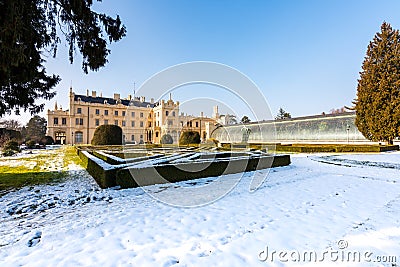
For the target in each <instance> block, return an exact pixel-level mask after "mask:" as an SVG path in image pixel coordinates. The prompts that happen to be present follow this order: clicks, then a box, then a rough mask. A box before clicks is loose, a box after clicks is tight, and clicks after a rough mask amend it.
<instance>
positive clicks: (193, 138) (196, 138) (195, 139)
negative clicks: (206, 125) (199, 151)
mask: <svg viewBox="0 0 400 267" xmlns="http://www.w3.org/2000/svg"><path fill="white" fill-rule="evenodd" d="M179 144H180V145H190V144H200V134H199V133H198V132H195V131H187V132H183V133H182V134H181V137H180V138H179Z"/></svg>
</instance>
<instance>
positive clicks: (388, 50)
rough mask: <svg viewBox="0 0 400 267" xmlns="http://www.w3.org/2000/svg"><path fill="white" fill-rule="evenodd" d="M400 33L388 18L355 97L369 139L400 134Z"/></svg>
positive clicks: (371, 45) (372, 45) (390, 138)
mask: <svg viewBox="0 0 400 267" xmlns="http://www.w3.org/2000/svg"><path fill="white" fill-rule="evenodd" d="M399 88H400V34H399V31H398V30H393V29H392V27H391V26H390V24H389V23H386V22H384V23H383V24H382V26H381V32H379V33H377V34H376V35H375V36H374V39H373V40H372V41H371V42H370V43H369V45H368V49H367V54H366V56H365V59H364V62H363V64H362V71H361V72H360V79H359V80H358V86H357V98H356V99H355V101H354V104H355V107H354V109H355V110H356V125H357V128H358V129H359V131H360V132H361V133H362V134H363V135H364V136H365V137H366V138H367V139H369V140H372V141H386V142H388V143H389V144H392V143H393V139H394V138H395V137H397V136H399V134H400V90H399Z"/></svg>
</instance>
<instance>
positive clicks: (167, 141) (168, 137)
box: [160, 134, 174, 144]
mask: <svg viewBox="0 0 400 267" xmlns="http://www.w3.org/2000/svg"><path fill="white" fill-rule="evenodd" d="M173 142H174V139H172V136H171V135H169V134H164V135H163V136H162V137H161V140H160V143H161V144H172V143H173Z"/></svg>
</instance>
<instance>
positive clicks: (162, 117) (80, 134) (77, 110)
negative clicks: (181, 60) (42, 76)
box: [47, 87, 219, 144]
mask: <svg viewBox="0 0 400 267" xmlns="http://www.w3.org/2000/svg"><path fill="white" fill-rule="evenodd" d="M218 118H219V114H218V107H214V115H213V118H209V117H205V116H203V112H202V113H201V115H200V116H198V117H197V116H192V115H185V114H183V113H180V110H179V101H173V100H172V97H171V94H170V97H169V100H167V101H165V100H160V101H157V102H154V99H151V100H150V102H147V101H146V99H145V97H143V96H142V97H132V96H130V95H129V96H128V97H127V98H124V99H122V98H121V97H120V94H114V97H113V98H109V97H103V96H102V95H100V96H97V93H96V91H92V92H91V95H89V90H87V92H86V95H78V94H75V93H74V92H73V90H72V87H71V88H70V92H69V109H68V110H63V109H62V108H58V106H57V103H56V104H55V107H54V110H48V111H47V121H48V123H47V135H49V136H51V137H53V139H54V140H55V142H56V143H57V144H90V143H91V140H92V138H93V135H94V132H95V130H96V128H97V127H98V126H100V125H104V124H115V125H118V126H120V127H121V128H122V132H123V136H122V138H123V139H122V140H123V143H124V144H140V143H155V144H157V143H160V140H161V137H162V136H163V135H164V134H169V135H171V136H172V139H173V141H174V143H177V142H178V140H179V136H180V134H181V132H183V131H189V130H190V131H197V132H198V133H199V134H200V137H201V140H202V141H205V140H206V139H208V138H209V137H210V134H211V132H212V131H213V130H214V129H215V124H216V122H217V121H218Z"/></svg>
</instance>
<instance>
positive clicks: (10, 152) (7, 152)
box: [1, 149, 17, 157]
mask: <svg viewBox="0 0 400 267" xmlns="http://www.w3.org/2000/svg"><path fill="white" fill-rule="evenodd" d="M16 153H17V152H16V151H15V150H12V149H7V150H3V152H2V153H1V154H2V155H3V157H10V156H12V155H15V154H16Z"/></svg>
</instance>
